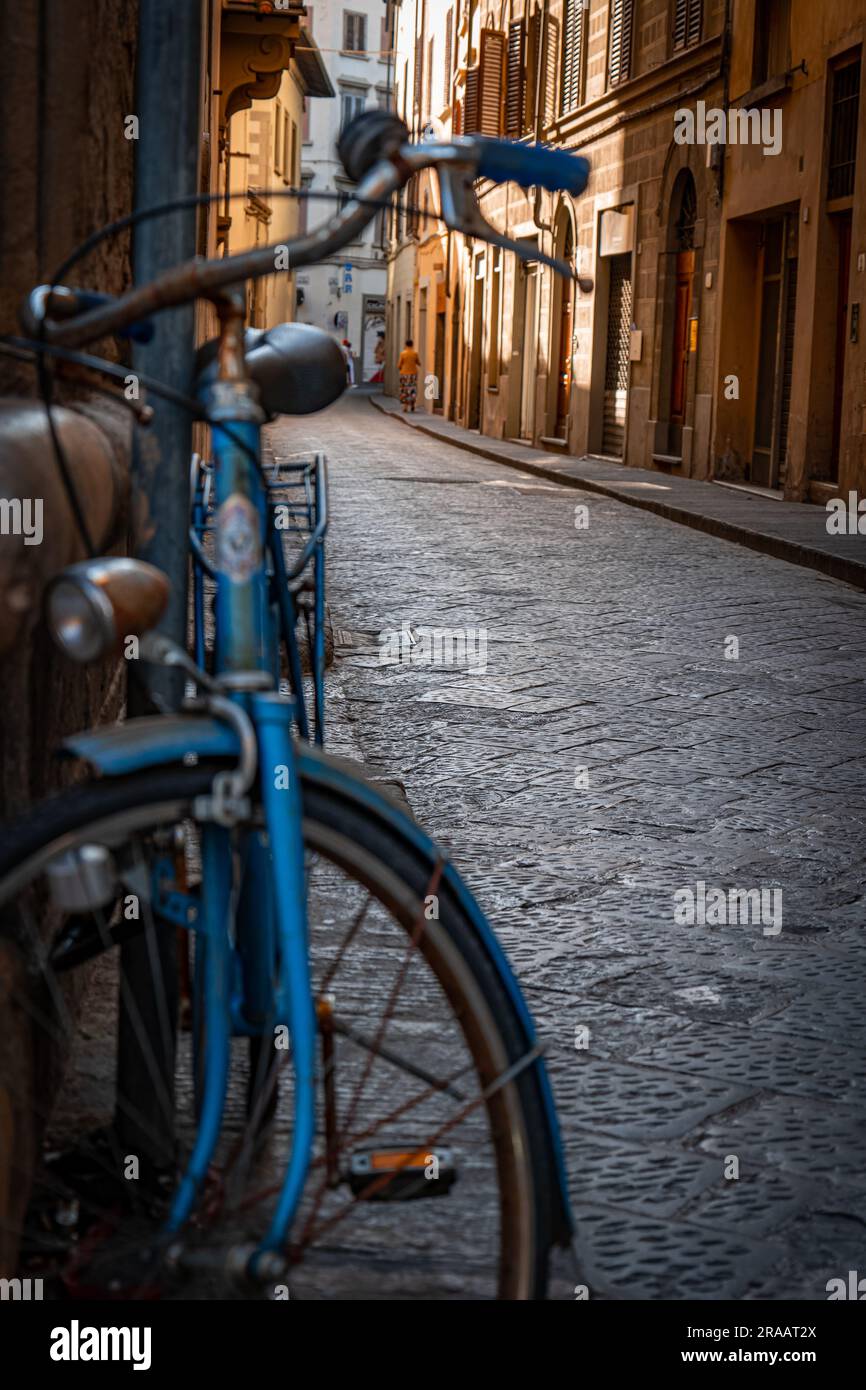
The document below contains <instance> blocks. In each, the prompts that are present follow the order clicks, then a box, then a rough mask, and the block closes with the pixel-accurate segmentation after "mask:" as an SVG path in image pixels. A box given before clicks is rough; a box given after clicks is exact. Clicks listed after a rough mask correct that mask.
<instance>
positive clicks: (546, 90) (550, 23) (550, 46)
mask: <svg viewBox="0 0 866 1390" xmlns="http://www.w3.org/2000/svg"><path fill="white" fill-rule="evenodd" d="M558 62H559V20H558V19H557V18H556V16H555V15H548V16H547V25H546V27H545V30H544V62H543V63H542V65H541V71H542V81H543V84H544V86H543V91H542V102H541V124H542V126H543V127H544V128H545V129H546V128H547V126H549V125H552V124H553V122H554V121H555V120H556V92H557V85H556V79H557V66H558Z"/></svg>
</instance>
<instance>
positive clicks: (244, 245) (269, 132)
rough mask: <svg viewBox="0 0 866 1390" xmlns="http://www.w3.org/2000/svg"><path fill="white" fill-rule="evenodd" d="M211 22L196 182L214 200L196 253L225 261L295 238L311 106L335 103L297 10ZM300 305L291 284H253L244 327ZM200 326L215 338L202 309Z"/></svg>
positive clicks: (248, 9)
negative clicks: (296, 194)
mask: <svg viewBox="0 0 866 1390" xmlns="http://www.w3.org/2000/svg"><path fill="white" fill-rule="evenodd" d="M207 13H208V18H209V28H208V29H207V30H206V32H205V51H204V53H203V55H202V57H203V64H204V69H205V72H206V73H207V75H208V78H207V80H206V81H205V82H204V83H203V103H204V108H205V109H204V110H203V113H202V116H203V119H202V131H203V139H202V151H201V175H202V188H203V191H206V192H210V193H216V194H218V195H219V196H218V197H217V198H216V199H215V201H213V202H212V203H211V204H210V205H209V206H208V208H207V209H206V210H205V211H204V212H203V214H202V217H201V220H200V226H199V252H200V254H201V255H203V256H218V255H225V256H228V255H235V254H237V253H239V252H241V251H248V250H252V249H253V248H254V247H256V246H265V245H269V244H270V245H274V244H282V243H284V242H287V241H289V240H291V238H293V237H296V236H297V235H298V234H299V232H300V230H301V228H302V226H303V225H304V220H305V208H304V204H303V202H302V201H301V200H299V199H298V198H296V197H293V196H291V190H293V189H298V188H300V186H301V140H302V136H303V131H304V127H305V122H306V121H307V120H309V111H310V106H311V103H315V102H316V101H317V100H320V99H322V98H325V99H328V98H329V99H330V100H325V101H324V102H322V103H321V104H325V105H334V100H333V98H334V95H335V93H334V88H333V86H332V85H331V82H330V79H329V77H328V74H327V71H326V68H325V64H324V61H323V58H322V55H321V53H320V52H319V49H318V47H317V45H316V42H315V40H314V39H313V38H312V36H311V34H310V32H309V19H308V16H307V8H306V7H305V6H304V5H303V4H301V3H295V2H294V0H286V3H285V4H283V5H279V6H277V5H276V4H274V5H271V6H269V7H263V6H261V5H259V4H258V3H257V2H256V0H222V6H221V8H220V7H217V6H212V7H210V8H209V10H208V12H207ZM211 79H212V80H211ZM280 195H283V196H280ZM296 299H297V287H296V284H295V277H294V275H293V274H286V272H284V271H283V272H279V273H275V274H274V275H272V276H269V277H268V278H266V279H260V280H256V281H254V282H253V283H251V284H250V285H248V286H247V321H248V323H249V324H250V326H251V327H253V328H270V327H272V326H273V325H274V324H277V323H286V322H289V321H291V320H292V319H294V318H295V317H296ZM200 320H201V332H202V335H204V334H205V333H207V332H209V331H213V326H214V324H213V313H212V311H211V310H210V308H209V307H208V306H203V308H202V309H201V310H200Z"/></svg>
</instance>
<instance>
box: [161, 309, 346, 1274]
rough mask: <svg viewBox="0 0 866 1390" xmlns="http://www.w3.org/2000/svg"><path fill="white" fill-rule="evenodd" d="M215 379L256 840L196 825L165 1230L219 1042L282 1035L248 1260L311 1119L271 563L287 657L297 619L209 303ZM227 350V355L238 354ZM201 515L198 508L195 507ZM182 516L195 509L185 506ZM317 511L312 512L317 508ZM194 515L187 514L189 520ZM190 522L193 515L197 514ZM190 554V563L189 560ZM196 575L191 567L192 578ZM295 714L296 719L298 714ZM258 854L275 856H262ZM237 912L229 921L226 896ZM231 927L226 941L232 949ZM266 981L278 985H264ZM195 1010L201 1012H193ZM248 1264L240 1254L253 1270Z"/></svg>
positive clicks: (213, 417) (301, 886)
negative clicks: (180, 1128)
mask: <svg viewBox="0 0 866 1390" xmlns="http://www.w3.org/2000/svg"><path fill="white" fill-rule="evenodd" d="M217 307H218V310H219V311H220V317H221V322H222V333H221V339H220V375H219V378H218V380H217V382H216V383H215V384H214V385H213V386H212V387H211V388H210V389H209V391H208V392H207V394H206V405H207V411H208V419H209V421H210V424H211V429H212V440H213V455H214V484H215V493H216V496H215V519H214V533H215V541H216V547H215V564H214V565H213V566H212V568H211V570H210V572H211V575H212V578H213V580H214V583H215V601H214V613H215V637H214V674H215V676H216V677H217V678H218V679H219V680H220V682H221V684H222V686H223V688H224V689H225V690H226V691H227V693H228V695H229V698H231V699H232V700H234V701H237V702H238V703H240V704H241V705H242V706H243V708H244V710H245V712H246V714H247V715H248V716H249V718H250V720H251V722H252V725H253V728H254V730H255V735H256V743H257V747H258V766H259V773H260V782H261V796H262V804H263V808H264V814H265V829H264V832H256V831H244V832H243V833H242V843H241V844H240V845H235V844H234V843H233V841H232V831H231V830H230V829H228V828H225V827H223V826H220V825H213V824H208V825H206V826H205V827H204V829H203V832H202V880H201V899H200V910H199V915H198V921H197V928H196V929H197V942H196V990H195V993H196V998H197V1001H198V1005H199V1011H200V1015H201V1012H202V1011H203V1016H199V1017H198V1018H197V1027H196V1035H197V1036H198V1035H199V1030H200V1028H201V1029H203V1032H204V1038H205V1046H204V1050H203V1077H202V1106H201V1115H200V1123H199V1127H198V1132H197V1135H196V1141H195V1146H194V1149H193V1153H192V1157H191V1159H190V1161H189V1164H188V1166H187V1170H186V1172H185V1174H184V1176H183V1179H182V1181H181V1183H180V1185H179V1187H178V1189H177V1192H176V1193H175V1197H174V1200H173V1203H172V1207H171V1212H170V1215H169V1219H168V1225H167V1229H168V1231H169V1232H172V1233H173V1232H176V1231H178V1230H179V1229H180V1228H181V1227H182V1226H183V1225H184V1223H185V1222H186V1220H187V1218H188V1217H189V1215H190V1213H191V1211H192V1208H193V1205H194V1203H195V1200H196V1197H197V1194H198V1192H199V1190H200V1187H201V1184H202V1182H203V1181H204V1178H205V1175H206V1173H207V1169H208V1165H209V1163H210V1161H211V1158H212V1156H213V1153H214V1150H215V1147H216V1144H217V1142H218V1139H219V1136H220V1131H221V1128H222V1120H223V1113H224V1109H225V1099H226V1093H227V1088H228V1078H229V1067H230V1042H231V1036H232V1034H236V1035H237V1034H241V1035H242V1034H250V1033H252V1034H256V1033H260V1034H261V1035H262V1037H264V1038H267V1037H268V1035H269V1034H270V1037H271V1038H272V1039H273V1037H274V1029H275V1028H276V1027H277V1026H280V1025H285V1026H287V1028H288V1031H289V1036H290V1039H291V1047H292V1057H293V1063H294V1070H295V1090H294V1125H293V1139H292V1150H291V1157H290V1160H289V1164H288V1166H287V1169H286V1173H285V1176H284V1180H283V1186H282V1190H281V1192H280V1196H279V1199H278V1201H277V1206H276V1209H275V1212H274V1215H273V1218H272V1221H271V1225H270V1228H269V1230H268V1232H267V1233H266V1235H265V1236H264V1238H263V1240H262V1241H261V1243H260V1245H259V1246H258V1247H257V1250H258V1252H260V1253H264V1252H266V1251H278V1250H280V1249H281V1248H282V1247H283V1245H284V1244H285V1240H286V1236H287V1234H288V1231H289V1228H290V1226H291V1222H292V1219H293V1217H294V1215H295V1212H296V1210H297V1206H298V1202H299V1200H300V1197H301V1194H302V1192H303V1187H304V1182H305V1179H306V1175H307V1170H308V1168H309V1163H310V1158H311V1153H312V1146H313V1138H314V1115H315V1061H316V1037H317V1033H316V1021H315V1011H314V1006H313V998H312V982H311V978H310V970H309V960H308V950H307V938H308V933H307V916H306V889H305V881H304V844H303V835H302V829H301V814H302V813H301V798H300V783H299V775H298V768H297V761H296V753H295V748H294V743H293V738H292V733H293V724H294V723H295V722H298V724H299V727H300V731H301V733H302V735H304V734H306V713H305V710H304V707H303V688H302V684H301V675H300V663H299V661H298V662H297V663H296V669H295V670H294V671H293V672H292V683H293V685H294V690H295V694H293V695H292V696H291V697H287V696H285V695H280V694H278V693H276V692H275V691H274V689H273V687H274V686H275V685H277V684H278V682H279V658H278V647H277V634H276V630H275V622H274V614H273V607H272V599H273V595H272V592H271V576H270V575H269V573H268V557H270V560H271V564H272V567H273V582H274V585H275V587H276V596H277V598H278V608H279V615H280V622H281V626H282V629H283V636H284V639H285V640H286V643H287V648H288V650H289V652H290V653H291V652H292V651H293V650H294V621H295V619H296V616H297V614H296V610H295V607H294V602H293V599H292V595H291V592H290V589H289V578H290V576H289V574H288V573H287V570H286V565H285V557H284V555H283V550H282V542H281V539H280V535H279V532H278V530H277V528H276V525H275V521H274V515H273V508H272V503H271V500H270V498H269V496H268V487H267V482H266V480H265V478H264V475H263V472H262V468H261V461H260V445H261V438H260V431H261V424H262V422H263V418H264V417H263V415H262V413H261V410H260V409H259V407H258V405H257V404H256V402H255V399H254V395H253V392H252V390H251V388H250V383H249V382H248V381H247V380H246V378H245V374H244V369H243V348H242V315H241V313H240V311H239V308H238V305H237V302H236V301H234V300H229V299H228V298H226V299H225V300H222V299H221V300H220V301H219V303H218V306H217ZM239 343H240V346H239ZM199 505H200V504H199ZM194 511H195V508H194ZM323 512H324V504H323ZM194 519H195V518H194ZM199 519H200V520H201V521H202V524H203V517H200V518H199ZM326 522H327V518H326V515H324V514H322V515H320V516H319V517H318V524H317V526H316V528H315V529H314V532H313V535H312V536H311V537H310V540H309V541H308V544H307V546H306V547H305V549H304V552H303V554H302V556H301V559H300V561H299V562H298V564H297V565H296V566H295V567H294V569H293V571H292V575H296V574H299V573H300V571H301V569H302V568H303V566H304V564H305V563H306V560H307V559H308V558H309V557H310V556H312V557H313V559H314V563H315V565H316V569H317V575H318V576H319V577H322V576H321V573H320V567H321V566H323V555H322V539H323V536H324V529H325V525H326ZM202 559H203V555H201V556H199V560H200V561H201V560H202ZM200 567H201V565H200V564H199V569H200ZM316 605H317V612H316V618H317V622H316V646H317V650H316V652H315V653H314V666H315V668H316V680H317V682H318V681H319V680H320V677H321V668H320V665H319V663H318V661H317V660H316V658H318V657H320V656H323V649H324V635H323V629H324V590H323V586H322V584H317V587H316ZM194 606H195V612H196V621H197V634H196V648H197V654H200V655H203V618H204V602H203V582H202V578H201V575H200V574H199V575H198V576H197V581H196V586H195V589H194ZM321 711H322V703H321V700H320V699H319V698H318V690H317V700H316V725H317V727H316V733H317V737H318V740H319V741H320V740H321V736H322V727H321V724H322V715H321ZM299 716H300V717H299ZM270 845H279V846H280V853H279V854H271V853H270V850H269V846H270ZM235 848H239V849H240V851H241V854H240V861H241V862H242V863H243V865H244V868H243V874H242V879H241V883H240V884H239V885H233V883H232V865H233V862H234V853H233V851H234V849H235ZM235 887H237V892H238V897H237V910H236V912H235V913H234V914H232V913H231V903H232V899H233V889H234V888H235ZM232 928H233V929H234V939H232ZM275 978H276V980H277V982H278V983H277V988H276V990H274V987H273V981H274V979H275ZM202 1001H203V1004H202ZM254 1260H255V1256H253V1261H254Z"/></svg>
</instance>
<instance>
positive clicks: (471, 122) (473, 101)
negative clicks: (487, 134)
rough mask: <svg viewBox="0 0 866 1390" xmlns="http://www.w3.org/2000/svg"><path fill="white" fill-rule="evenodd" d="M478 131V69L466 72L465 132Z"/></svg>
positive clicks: (476, 132) (473, 133) (469, 133)
mask: <svg viewBox="0 0 866 1390" xmlns="http://www.w3.org/2000/svg"><path fill="white" fill-rule="evenodd" d="M478 133H479V131H478V69H477V68H470V69H469V71H468V72H467V74H466V105H465V107H464V111H463V134H464V135H477V134H478Z"/></svg>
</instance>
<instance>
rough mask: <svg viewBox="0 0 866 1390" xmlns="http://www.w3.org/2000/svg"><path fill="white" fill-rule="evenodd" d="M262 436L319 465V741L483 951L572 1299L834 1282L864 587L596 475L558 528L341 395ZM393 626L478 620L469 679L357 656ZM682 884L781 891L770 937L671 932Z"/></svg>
mask: <svg viewBox="0 0 866 1390" xmlns="http://www.w3.org/2000/svg"><path fill="white" fill-rule="evenodd" d="M273 431H274V436H275V438H276V439H277V440H278V441H279V440H285V441H286V443H287V444H288V445H289V447H297V445H294V446H292V444H291V441H292V440H293V439H300V438H303V440H304V442H305V444H308V445H312V444H315V445H316V446H317V447H321V448H322V449H324V450H325V452H326V453H327V454H328V456H329V463H330V477H331V515H332V530H331V532H330V535H329V576H330V578H329V588H330V603H331V606H332V610H333V613H334V622H335V627H336V629H337V656H336V662H335V666H334V668H333V671H332V672H330V673H329V693H330V696H331V706H330V710H331V713H330V731H329V733H328V738H329V739H330V741H331V743H332V746H333V743H334V739H335V738H336V740H337V747H338V748H340V747H343V746H346V747H351V748H352V749H353V750H355V756H357V757H359V758H360V759H362V760H363V762H364V764H365V766H366V767H367V769H368V771H372V772H373V773H374V774H376V775H379V776H382V777H388V778H394V779H397V780H398V781H399V782H400V783H401V784H402V785H403V786H404V787H405V791H406V796H407V799H408V802H409V804H410V806H411V808H412V811H413V813H414V814H415V815H416V816H417V818H418V820H419V821H420V822H421V824H423V825H424V826H425V828H427V829H428V830H429V831H430V832H431V833H432V834H434V835H435V836H436V837H437V838H438V839H439V840H440V842H441V843H442V844H443V845H444V846H445V847H446V848H447V849H448V850H449V852H451V853H452V855H453V857H454V859H455V862H456V864H457V866H458V867H459V868H460V870H461V871H462V872H463V874H464V876H465V877H466V879H467V882H468V883H469V885H470V887H471V888H472V889H473V891H474V892H475V893H476V894H477V896H478V899H479V901H480V902H481V903H482V905H483V907H484V909H485V911H486V912H487V914H488V916H489V918H490V920H491V922H492V923H493V925H494V927H495V929H496V931H497V934H498V935H499V937H500V939H501V941H502V943H503V945H504V947H505V949H506V951H507V953H508V956H509V959H510V960H511V962H512V965H513V967H514V969H515V971H516V973H517V975H518V978H519V981H520V983H521V986H522V988H523V989H524V992H525V994H526V997H527V1000H528V1001H529V1003H530V1006H531V1008H532V1011H533V1014H534V1016H535V1018H536V1023H537V1027H538V1030H539V1034H540V1036H541V1038H542V1039H543V1041H544V1044H545V1046H546V1049H547V1055H548V1059H549V1067H550V1073H551V1078H552V1083H553V1087H554V1092H555V1095H556V1099H557V1105H558V1110H559V1115H560V1120H561V1124H562V1130H563V1135H564V1141H565V1148H566V1163H567V1167H568V1172H569V1176H570V1181H571V1191H572V1197H573V1200H574V1202H575V1206H576V1208H577V1211H578V1217H579V1223H580V1224H579V1246H580V1252H581V1258H582V1260H583V1263H584V1271H585V1278H586V1281H587V1283H588V1284H589V1285H590V1286H591V1289H592V1295H593V1297H600V1298H607V1299H630V1298H647V1297H653V1296H655V1297H662V1298H682V1299H685V1298H691V1297H696V1298H706V1299H713V1298H725V1297H736V1298H747V1299H753V1298H765V1299H784V1298H796V1299H803V1300H809V1299H819V1300H820V1299H824V1298H826V1292H825V1287H826V1282H827V1280H828V1279H829V1278H833V1277H838V1276H840V1275H845V1274H846V1273H847V1271H848V1270H849V1269H853V1268H859V1269H860V1270H861V1272H862V1271H864V1270H866V1239H864V1214H863V1198H864V1194H866V1182H864V1179H863V1172H864V1169H863V1152H864V1140H866V1098H864V1094H863V1082H862V1078H863V1076H864V1072H866V1067H864V1058H866V1011H864V1008H863V999H864V984H866V933H864V921H863V915H864V902H866V868H864V862H863V824H864V819H866V764H864V757H863V734H864V730H866V705H864V699H863V695H864V691H866V596H864V595H862V594H860V593H858V592H857V591H856V590H855V589H852V588H850V587H848V586H847V585H845V584H840V583H837V582H836V581H835V580H833V579H831V578H827V577H826V576H824V575H821V574H816V573H814V572H812V571H810V570H809V569H807V568H797V567H795V566H792V565H790V564H785V563H782V561H780V560H779V559H777V558H774V557H772V556H770V555H764V554H759V553H757V552H756V551H755V550H752V549H746V548H743V547H742V546H737V545H732V544H729V543H728V542H727V541H725V540H723V539H718V538H716V537H715V536H713V535H708V534H703V533H701V532H700V531H698V530H696V529H693V528H690V527H684V526H681V525H675V524H673V523H672V522H671V521H670V520H669V519H666V518H664V517H662V516H659V515H656V514H653V513H652V512H650V511H648V510H645V509H644V510H641V509H639V508H637V507H634V506H623V505H622V504H621V502H620V501H619V500H617V499H616V498H614V497H612V496H608V495H602V494H598V493H596V495H593V496H587V499H586V500H587V501H588V505H589V510H590V525H589V528H588V529H587V530H583V531H578V530H576V529H575V527H574V517H573V507H574V492H573V491H569V490H568V488H567V487H565V486H562V485H558V484H556V483H553V482H550V481H544V482H543V483H533V484H531V485H530V486H525V485H524V481H523V480H522V479H521V478H520V477H519V475H518V474H516V473H514V472H513V471H511V472H506V470H505V469H504V468H503V466H502V460H501V459H497V460H492V459H487V458H484V457H480V456H478V454H477V453H476V454H475V455H474V456H473V455H471V454H467V453H466V452H465V450H464V451H458V450H457V449H455V448H452V447H451V445H450V443H447V442H445V441H444V440H443V439H441V438H435V437H432V436H431V435H429V434H425V433H423V432H422V431H420V430H415V432H414V433H412V434H410V433H409V431H408V430H406V429H398V428H395V427H394V425H393V424H392V423H391V422H390V421H389V420H387V419H384V418H382V417H381V416H377V415H376V414H374V412H373V411H372V410H371V408H370V405H369V402H368V401H366V400H364V399H358V398H354V399H353V398H349V399H346V400H345V401H344V402H342V403H341V404H340V405H339V406H337V407H336V408H334V409H333V410H332V411H329V412H327V413H325V414H323V415H321V416H318V417H312V418H310V419H307V420H304V421H299V422H290V421H286V422H282V423H280V424H278V425H276V426H274V427H273ZM398 480H399V481H398ZM433 480H436V482H438V484H439V485H433ZM688 486H692V484H688ZM774 505H777V506H778V509H779V510H780V511H782V510H792V509H791V508H784V509H783V508H782V505H781V504H774ZM403 623H409V624H412V625H414V626H415V627H418V626H420V625H422V624H429V625H433V626H443V627H449V628H454V627H459V626H463V625H468V626H473V625H474V626H476V627H483V628H485V629H486V630H487V633H488V641H487V662H486V670H485V671H484V672H478V671H469V670H463V669H455V668H453V667H435V666H430V665H415V664H408V665H406V666H386V665H382V664H381V663H380V661H379V638H380V634H382V633H383V632H389V631H395V630H396V631H399V630H400V628H401V625H402V624H403ZM730 634H736V635H738V638H739V658H738V660H736V661H731V660H726V659H725V657H724V645H725V639H726V636H727V635H730ZM521 697H522V698H524V699H525V700H527V701H531V702H532V707H528V706H527V705H526V704H523V705H521ZM578 766H582V767H585V768H586V769H588V773H589V780H588V785H586V786H582V787H577V786H575V769H576V767H578ZM699 880H703V881H705V882H706V883H707V884H716V885H720V886H722V887H723V888H731V887H741V888H749V887H752V886H759V885H762V886H765V887H770V886H777V887H780V888H781V889H782V890H783V894H784V926H783V930H782V932H781V934H780V935H779V936H777V937H775V938H773V937H766V936H764V935H763V931H762V928H761V926H760V925H759V924H757V923H753V924H749V925H745V924H744V925H737V924H735V923H732V924H728V925H719V926H709V925H706V926H700V925H695V926H693V927H688V926H682V925H677V924H676V922H675V921H674V916H673V901H674V893H675V892H676V891H677V890H678V889H679V888H681V887H682V886H683V885H690V886H692V887H694V885H695V884H696V883H697V881H699ZM578 1029H580V1030H584V1029H587V1030H588V1034H587V1035H586V1039H585V1041H586V1046H581V1047H578V1045H577V1040H578V1033H577V1031H576V1030H578ZM580 1036H581V1037H582V1036H583V1034H582V1033H581V1035H580ZM730 1155H733V1156H735V1157H737V1158H738V1160H739V1163H740V1170H739V1173H740V1175H739V1177H738V1178H736V1179H728V1178H726V1177H725V1172H724V1168H725V1163H726V1160H727V1158H728V1156H730ZM467 1258H468V1257H467ZM558 1287H559V1286H558ZM562 1296H564V1297H573V1293H572V1292H571V1290H570V1289H568V1288H567V1287H566V1290H565V1292H564V1294H563V1295H562Z"/></svg>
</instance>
